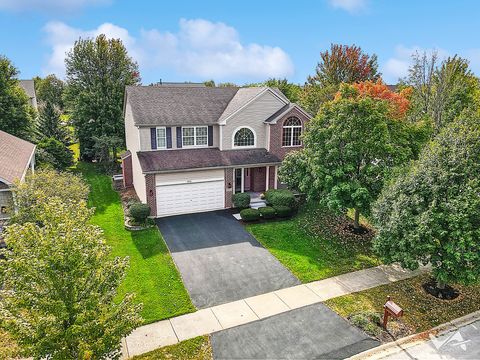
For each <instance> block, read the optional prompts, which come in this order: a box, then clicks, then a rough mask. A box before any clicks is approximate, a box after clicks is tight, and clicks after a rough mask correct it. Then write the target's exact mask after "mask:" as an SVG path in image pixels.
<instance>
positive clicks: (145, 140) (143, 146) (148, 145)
mask: <svg viewBox="0 0 480 360" xmlns="http://www.w3.org/2000/svg"><path fill="white" fill-rule="evenodd" d="M171 128H172V149H177V127H176V126H171ZM138 133H139V135H140V150H142V151H145V150H154V149H152V141H151V139H150V127H144V126H142V127H139V128H138ZM219 138H220V134H219V130H218V125H214V126H213V146H214V147H218V146H219V145H220V143H219Z"/></svg>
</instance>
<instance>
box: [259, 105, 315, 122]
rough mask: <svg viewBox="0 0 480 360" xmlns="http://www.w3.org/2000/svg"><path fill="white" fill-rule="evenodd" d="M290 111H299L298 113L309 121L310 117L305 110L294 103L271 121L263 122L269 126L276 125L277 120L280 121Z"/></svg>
mask: <svg viewBox="0 0 480 360" xmlns="http://www.w3.org/2000/svg"><path fill="white" fill-rule="evenodd" d="M292 110H297V111H299V112H300V113H302V114H303V115H305V117H307V119H311V118H312V115H310V114H309V113H307V112H306V111H305V110H303V109H302V108H301V107H300V106H299V105H298V104H296V103H291V106H289V107H288V108H286V109H285V111H282V112H281V113H280V114H278V115H277V116H276V117H275V118H273V119H272V120H270V121H264V123H265V124H270V125H272V124H273V125H274V124H276V123H277V121H278V120H279V119H281V118H282V117H283V116H285V114H287V113H288V112H290V111H292Z"/></svg>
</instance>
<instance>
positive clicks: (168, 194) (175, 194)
mask: <svg viewBox="0 0 480 360" xmlns="http://www.w3.org/2000/svg"><path fill="white" fill-rule="evenodd" d="M224 197H225V195H224V181H223V180H215V181H205V182H194V183H183V184H173V185H158V186H157V216H168V215H176V214H187V213H192V212H200V211H211V210H218V209H223V208H224V206H225V203H224Z"/></svg>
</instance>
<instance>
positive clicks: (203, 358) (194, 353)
mask: <svg viewBox="0 0 480 360" xmlns="http://www.w3.org/2000/svg"><path fill="white" fill-rule="evenodd" d="M133 359H134V360H159V359H172V360H173V359H175V360H211V359H213V356H212V347H211V345H210V339H209V337H208V336H199V337H196V338H193V339H189V340H185V341H182V342H179V343H178V344H175V345H171V346H166V347H163V348H161V349H158V350H154V351H152V352H149V353H146V354H144V355H140V356H135V357H134V358H133Z"/></svg>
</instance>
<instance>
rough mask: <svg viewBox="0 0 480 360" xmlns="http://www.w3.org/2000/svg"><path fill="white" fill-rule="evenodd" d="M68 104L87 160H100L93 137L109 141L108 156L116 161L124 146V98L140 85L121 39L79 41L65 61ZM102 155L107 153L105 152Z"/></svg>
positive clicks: (104, 38)
mask: <svg viewBox="0 0 480 360" xmlns="http://www.w3.org/2000/svg"><path fill="white" fill-rule="evenodd" d="M65 65H66V77H67V89H66V92H65V100H66V104H67V107H68V109H69V110H70V112H71V118H72V121H73V124H74V125H75V131H76V133H77V136H78V139H79V141H80V155H81V157H82V158H84V159H91V158H97V157H99V156H100V155H101V154H97V151H98V147H97V148H96V147H95V140H94V136H95V137H97V138H102V139H104V138H108V139H110V141H109V142H108V143H105V142H103V143H104V144H105V146H106V148H107V150H108V151H107V152H108V153H109V154H110V156H112V158H115V155H116V152H117V151H118V149H119V148H120V146H121V145H120V146H118V144H119V143H120V144H124V141H125V140H124V123H123V96H124V91H125V86H126V85H135V84H138V83H139V81H140V77H139V72H138V65H137V63H135V62H134V61H133V60H132V58H131V57H130V56H129V55H128V53H127V50H126V49H125V46H124V45H123V43H122V42H121V40H119V39H107V38H106V37H105V35H99V36H98V37H97V38H96V39H94V40H92V39H86V40H85V39H79V40H77V41H76V42H75V45H74V47H73V49H72V50H71V51H70V52H69V53H68V54H67V58H66V59H65ZM101 152H102V154H103V153H104V152H105V150H104V149H102V151H101Z"/></svg>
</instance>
